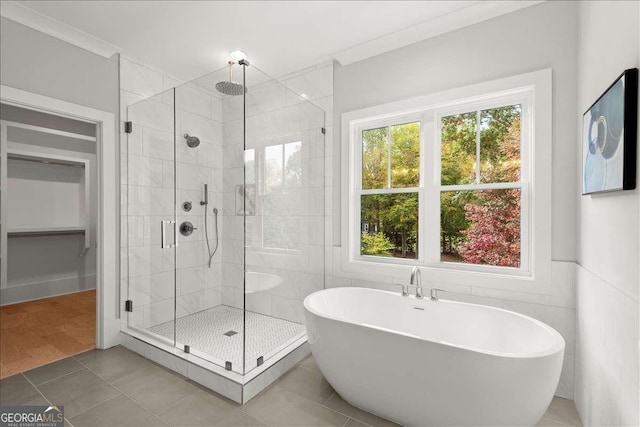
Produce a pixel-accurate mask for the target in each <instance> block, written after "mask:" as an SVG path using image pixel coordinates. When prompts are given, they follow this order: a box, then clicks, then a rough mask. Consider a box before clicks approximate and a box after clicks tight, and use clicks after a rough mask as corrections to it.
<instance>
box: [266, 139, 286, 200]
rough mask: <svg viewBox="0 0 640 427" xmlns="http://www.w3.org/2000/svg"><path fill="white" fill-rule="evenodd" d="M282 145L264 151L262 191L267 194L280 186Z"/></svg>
mask: <svg viewBox="0 0 640 427" xmlns="http://www.w3.org/2000/svg"><path fill="white" fill-rule="evenodd" d="M282 178H283V177H282V145H271V146H269V147H266V148H265V149H264V189H265V192H266V193H269V192H270V191H271V190H273V189H274V188H279V187H281V186H282Z"/></svg>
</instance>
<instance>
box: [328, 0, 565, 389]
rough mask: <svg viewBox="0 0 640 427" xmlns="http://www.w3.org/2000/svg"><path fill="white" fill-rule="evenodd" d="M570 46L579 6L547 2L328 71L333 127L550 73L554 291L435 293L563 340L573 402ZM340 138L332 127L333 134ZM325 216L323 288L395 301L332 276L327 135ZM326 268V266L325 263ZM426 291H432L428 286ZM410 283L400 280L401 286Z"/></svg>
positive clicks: (336, 233) (359, 282)
mask: <svg viewBox="0 0 640 427" xmlns="http://www.w3.org/2000/svg"><path fill="white" fill-rule="evenodd" d="M576 44H577V3H574V2H563V1H554V2H545V3H543V4H540V5H536V6H533V7H530V8H527V9H523V10H520V11H517V12H514V13H511V14H508V15H504V16H501V17H498V18H495V19H491V20H489V21H485V22H482V23H479V24H476V25H473V26H470V27H467V28H463V29H460V30H457V31H454V32H451V33H448V34H444V35H442V36H439V37H436V38H433V39H430V40H425V41H423V42H419V43H416V44H414V45H411V46H407V47H405V48H402V49H397V50H395V51H392V52H388V53H385V54H383V55H379V56H376V57H373V58H370V59H367V60H364V61H361V62H357V63H354V64H352V65H349V66H346V67H341V66H339V65H336V67H335V73H334V81H335V84H334V100H335V102H334V122H335V123H338V124H339V123H340V118H341V115H342V113H344V112H348V111H352V110H357V109H362V108H366V107H371V106H375V105H380V104H384V103H388V102H393V101H397V100H402V99H407V98H413V97H416V96H420V95H426V94H430V93H434V92H438V91H443V90H446V89H449V88H456V87H460V86H465V85H470V84H474V83H481V82H485V81H489V80H494V79H498V78H502V77H508V76H512V75H517V74H522V73H526V72H531V71H536V70H541V69H544V68H552V69H553V140H552V141H544V143H551V144H552V158H553V161H552V164H551V165H549V173H551V174H552V179H553V182H552V186H553V194H552V230H551V232H552V248H553V250H552V259H553V263H552V279H551V280H552V286H551V288H552V291H551V294H550V295H534V294H525V293H523V292H518V290H517V289H515V288H514V290H513V291H504V290H497V289H489V288H480V287H470V286H457V285H450V286H447V285H441V284H438V287H444V289H446V290H447V291H448V292H445V293H444V294H443V297H444V298H449V299H456V300H461V301H469V302H477V303H480V304H487V305H493V306H498V307H503V308H506V309H509V310H514V311H517V312H521V313H524V314H527V315H530V316H532V317H535V318H538V319H540V320H542V321H544V322H546V323H548V324H549V325H551V326H553V327H554V328H556V329H557V330H558V331H559V332H560V333H561V334H562V335H563V337H564V338H565V341H566V351H565V360H564V368H563V373H562V378H561V382H560V385H559V387H558V390H557V394H558V395H559V396H562V397H567V398H573V379H574V374H573V367H574V354H575V347H574V263H573V261H574V260H575V240H576V224H575V214H576V198H575V194H576V191H577V186H576V180H575V176H576V157H575V146H574V144H573V141H575V140H576V127H575V126H573V123H575V111H576V85H575V73H576V49H575V47H576ZM337 128H340V126H337ZM333 137H334V140H335V144H334V145H333V147H332V150H331V154H332V159H331V163H332V165H333V174H332V183H333V185H332V186H331V187H330V188H329V190H330V191H329V192H330V201H329V205H330V206H329V208H330V212H331V213H332V215H331V216H330V220H331V221H332V224H333V227H332V229H333V235H332V237H333V239H332V241H333V244H334V245H336V247H333V248H331V247H329V248H328V249H327V252H328V253H327V260H328V262H327V270H326V274H327V287H333V286H367V287H376V288H382V289H389V290H394V291H398V289H397V288H398V287H397V286H393V285H392V281H393V280H394V278H393V277H392V275H391V274H389V275H388V277H387V276H385V277H380V276H378V277H373V276H371V277H367V276H366V275H354V274H352V273H348V272H344V271H341V270H340V266H339V262H338V260H339V259H340V251H341V249H342V248H339V247H338V246H337V245H339V244H340V243H339V242H340V239H339V237H340V224H339V215H340V210H341V207H340V205H339V191H340V188H339V186H340V174H339V170H340V169H339V167H340V166H339V165H340V159H339V157H338V154H339V152H340V149H339V147H340V145H341V144H345V143H347V142H346V141H340V134H339V131H338V129H335V130H334V133H333ZM332 260H333V261H332ZM423 279H425V281H426V282H427V286H428V287H431V286H433V284H432V283H429V278H428V277H426V278H424V277H423ZM407 280H408V277H407Z"/></svg>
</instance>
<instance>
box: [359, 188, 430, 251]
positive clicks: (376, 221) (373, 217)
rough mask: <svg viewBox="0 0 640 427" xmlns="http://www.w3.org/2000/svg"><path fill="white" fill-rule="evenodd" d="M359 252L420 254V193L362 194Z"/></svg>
mask: <svg viewBox="0 0 640 427" xmlns="http://www.w3.org/2000/svg"><path fill="white" fill-rule="evenodd" d="M360 202H361V211H360V231H361V239H360V253H361V254H362V255H373V256H382V257H398V258H418V193H403V194H368V195H364V196H361V199H360Z"/></svg>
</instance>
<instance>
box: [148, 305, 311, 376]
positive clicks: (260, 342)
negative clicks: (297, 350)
mask: <svg viewBox="0 0 640 427" xmlns="http://www.w3.org/2000/svg"><path fill="white" fill-rule="evenodd" d="M243 313H244V311H243V310H240V309H237V308H234V307H229V306H226V305H219V306H217V307H214V308H210V309H209V310H204V311H200V312H198V313H194V314H191V315H189V316H185V317H181V318H179V319H178V320H177V322H176V340H177V341H178V342H179V343H180V344H188V345H190V346H191V348H192V349H196V350H199V351H201V352H204V353H206V354H208V355H211V356H213V357H215V358H217V359H220V360H221V361H224V362H226V361H229V362H231V363H232V364H233V366H234V367H242V346H243V340H244V329H246V331H247V342H246V356H247V365H248V366H249V365H255V362H256V360H257V359H258V357H260V356H264V358H265V360H266V359H268V355H269V354H270V353H272V352H273V351H275V350H277V349H279V348H281V347H284V346H286V345H287V344H289V343H291V342H292V341H293V340H295V339H297V338H299V337H301V336H302V335H303V334H304V333H305V329H304V325H302V324H300V323H295V322H289V321H287V320H283V319H278V318H276V317H271V316H265V315H263V314H258V313H254V312H251V311H247V312H246V325H243V323H244V320H243ZM243 326H245V327H246V328H243ZM149 331H150V332H153V333H156V334H158V335H161V336H163V337H166V338H169V339H170V340H173V321H171V322H166V323H162V324H160V325H156V326H152V327H151V328H149ZM229 331H235V332H237V334H235V335H232V336H226V335H224V334H225V333H226V332H229ZM239 369H240V370H242V368H239Z"/></svg>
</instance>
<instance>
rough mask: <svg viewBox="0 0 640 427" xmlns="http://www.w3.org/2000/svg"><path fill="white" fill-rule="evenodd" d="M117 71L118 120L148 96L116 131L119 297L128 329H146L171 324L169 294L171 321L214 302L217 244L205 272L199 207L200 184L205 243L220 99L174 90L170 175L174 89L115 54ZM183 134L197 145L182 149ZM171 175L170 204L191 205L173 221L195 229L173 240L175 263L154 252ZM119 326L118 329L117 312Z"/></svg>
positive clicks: (167, 215) (215, 196)
mask: <svg viewBox="0 0 640 427" xmlns="http://www.w3.org/2000/svg"><path fill="white" fill-rule="evenodd" d="M120 74H121V75H120V84H121V91H120V92H121V121H122V122H124V120H125V119H126V118H127V106H128V105H131V104H134V103H136V102H139V101H142V100H144V99H147V98H148V97H149V96H153V98H152V99H148V100H147V101H145V102H144V103H143V104H139V105H137V106H136V107H134V108H132V109H130V111H129V119H130V120H132V121H133V126H134V132H133V133H132V134H129V135H127V134H125V133H124V132H122V133H121V138H122V144H121V147H122V152H121V190H122V191H121V205H122V206H121V224H122V226H121V278H122V280H121V292H122V295H129V299H131V300H133V304H134V311H133V313H131V314H130V321H131V322H130V323H131V326H136V327H142V328H148V327H149V326H153V325H156V324H159V323H162V322H166V321H169V320H172V319H173V313H174V303H173V301H174V296H175V295H174V293H175V292H176V291H177V304H176V314H177V316H178V317H181V316H185V315H188V314H191V313H194V312H197V311H201V310H204V309H207V308H211V307H214V306H216V305H219V304H220V303H221V299H222V297H221V283H222V268H221V253H222V245H221V244H220V247H219V249H218V252H217V254H216V256H215V257H214V259H213V263H212V267H211V268H208V266H207V263H208V257H207V248H206V242H205V237H204V216H203V207H201V206H200V203H199V202H200V201H201V200H203V184H204V183H205V182H206V183H208V184H209V201H210V205H209V218H208V220H209V225H210V227H211V233H210V237H211V243H212V245H213V244H214V240H213V239H214V235H213V234H214V233H213V231H214V223H213V221H214V216H213V213H212V209H213V207H216V206H218V207H219V209H220V204H221V203H222V193H221V190H222V186H221V181H222V169H221V167H222V159H221V157H222V154H221V150H222V144H221V143H222V141H221V140H222V123H221V120H222V110H221V101H220V99H219V98H218V97H216V96H213V95H212V94H210V93H207V92H204V91H202V90H199V89H197V88H194V87H192V86H179V87H178V88H176V90H175V104H176V105H175V106H176V109H175V132H176V141H177V145H176V147H175V149H176V150H175V153H176V154H175V160H176V162H175V173H174V161H173V160H174V139H173V131H174V130H173V126H174V91H173V90H170V89H171V88H173V87H175V86H176V85H178V84H179V82H178V81H177V80H176V79H174V78H172V77H171V76H168V75H166V74H163V73H161V72H159V71H157V70H154V69H152V68H150V67H147V66H144V65H141V64H138V63H136V62H134V61H132V60H130V59H128V58H122V57H121V59H120ZM163 91H164V92H163ZM121 125H122V129H124V123H121ZM185 133H188V134H190V135H194V136H197V137H198V138H200V146H199V147H197V148H189V147H188V146H187V144H186V142H185V139H184V137H183V135H184V134H185ZM127 136H128V140H127ZM174 178H175V182H176V187H177V188H176V198H177V200H176V202H177V203H178V204H179V205H181V204H182V202H183V201H187V200H188V201H191V202H192V204H193V208H192V210H191V212H184V211H183V210H182V209H181V207H180V206H179V207H178V217H177V222H178V224H180V223H181V222H182V221H190V222H191V223H193V225H194V227H196V228H197V230H195V231H194V233H193V234H192V235H191V236H188V237H183V236H179V247H178V249H177V252H176V256H175V258H177V265H176V264H175V261H174V259H175V258H174V250H172V249H161V247H160V245H161V242H160V221H161V220H169V219H173V216H174V190H173V187H174ZM127 186H129V187H128V191H127ZM127 194H128V197H127ZM127 215H128V217H127ZM220 243H221V242H220ZM174 267H177V269H176V270H175V275H174ZM127 272H128V273H127ZM127 275H128V276H129V277H127ZM174 283H175V285H176V287H175V289H174ZM127 292H128V293H127ZM122 322H123V327H126V326H127V325H126V322H127V316H126V315H125V313H123V315H122Z"/></svg>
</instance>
